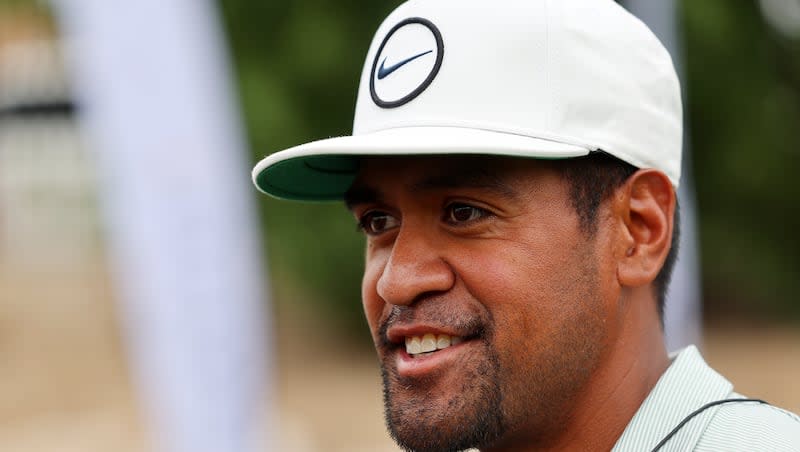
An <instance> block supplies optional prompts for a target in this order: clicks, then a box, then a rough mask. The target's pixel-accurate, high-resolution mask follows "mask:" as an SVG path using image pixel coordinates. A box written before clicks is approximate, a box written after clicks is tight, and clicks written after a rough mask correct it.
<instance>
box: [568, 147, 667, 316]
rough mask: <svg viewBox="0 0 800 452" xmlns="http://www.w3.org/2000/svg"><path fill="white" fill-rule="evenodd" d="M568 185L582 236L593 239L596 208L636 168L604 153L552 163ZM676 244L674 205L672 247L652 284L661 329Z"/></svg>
mask: <svg viewBox="0 0 800 452" xmlns="http://www.w3.org/2000/svg"><path fill="white" fill-rule="evenodd" d="M553 162H554V163H555V164H556V166H557V167H558V168H560V169H561V171H562V175H563V176H564V177H565V178H566V180H567V181H568V182H569V184H570V201H571V202H572V206H573V207H574V208H575V210H576V211H577V213H578V218H579V220H580V226H581V229H582V230H583V232H585V233H586V234H588V235H590V236H593V235H594V234H595V233H596V232H597V212H598V209H599V207H600V204H601V203H602V202H603V201H605V200H606V199H608V198H609V197H610V196H611V195H612V194H613V193H614V191H615V190H616V189H617V188H619V187H620V186H622V184H624V183H625V181H626V180H628V178H629V177H630V176H631V175H633V173H635V172H636V171H637V170H638V168H637V167H635V166H633V165H631V164H629V163H627V162H624V161H622V160H620V159H618V158H616V157H614V156H612V155H609V154H607V153H605V152H592V153H590V154H589V155H587V156H585V157H578V158H574V159H565V160H554V161H553ZM679 240H680V208H679V206H678V204H677V201H676V204H675V214H674V217H673V227H672V247H671V248H670V250H669V253H668V254H667V258H666V260H664V265H663V266H662V267H661V271H660V272H659V273H658V275H657V276H656V279H655V280H654V281H653V289H654V291H655V295H656V301H657V307H658V317H659V319H661V326H662V328H663V326H664V303H665V301H666V298H667V289H668V287H669V282H670V279H671V278H672V271H673V269H674V268H675V261H676V260H677V258H678V242H679Z"/></svg>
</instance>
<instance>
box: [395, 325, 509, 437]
mask: <svg viewBox="0 0 800 452" xmlns="http://www.w3.org/2000/svg"><path fill="white" fill-rule="evenodd" d="M490 337H491V335H490V334H488V335H484V336H483V337H481V338H480V339H479V340H480V341H481V342H482V345H483V347H484V350H485V353H482V354H481V356H483V359H482V360H481V362H480V363H479V364H478V365H477V366H475V367H473V368H470V369H469V370H467V371H465V372H464V375H463V376H462V378H461V379H460V381H461V387H460V388H459V390H458V391H454V394H456V395H455V396H453V397H452V398H451V399H450V400H447V401H446V402H445V403H446V407H442V406H439V405H434V403H436V402H434V401H433V399H434V398H435V396H436V395H437V394H433V393H431V391H432V388H433V387H434V383H435V381H434V379H414V380H408V379H404V378H402V377H400V376H399V375H397V373H396V371H395V369H394V368H393V367H392V366H390V365H387V364H386V363H382V364H381V376H382V379H383V402H384V415H385V418H386V425H387V427H388V429H389V433H390V434H391V436H392V438H393V439H394V440H395V442H396V443H397V444H398V445H399V446H400V447H402V448H403V449H404V450H407V451H416V452H455V451H461V450H466V449H470V448H479V447H485V446H487V445H490V444H492V443H494V442H495V441H497V440H498V439H499V438H501V437H502V436H503V435H504V433H505V428H504V424H505V422H504V419H503V411H502V401H503V395H502V391H501V389H500V385H499V375H500V362H499V359H498V358H497V355H496V354H495V353H493V352H492V350H491V347H490V346H489V343H490V340H489V338H490ZM412 391H413V392H412ZM403 392H405V394H402V393H403Z"/></svg>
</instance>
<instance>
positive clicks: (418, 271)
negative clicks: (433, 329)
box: [377, 229, 456, 305]
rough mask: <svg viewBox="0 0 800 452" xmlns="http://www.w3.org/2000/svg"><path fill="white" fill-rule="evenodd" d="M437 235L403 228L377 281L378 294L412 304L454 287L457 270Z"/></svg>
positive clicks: (400, 302) (393, 300)
mask: <svg viewBox="0 0 800 452" xmlns="http://www.w3.org/2000/svg"><path fill="white" fill-rule="evenodd" d="M434 239H435V238H433V237H429V236H426V235H424V234H422V233H420V232H418V231H415V230H412V229H401V231H400V232H399V234H398V235H397V237H396V238H395V241H394V244H393V246H392V250H391V253H390V255H389V259H388V261H387V262H386V266H385V267H384V268H383V272H382V273H381V275H380V277H379V279H378V283H377V291H378V295H379V296H380V297H381V298H382V299H383V300H384V301H385V302H387V303H391V304H394V305H410V304H412V303H414V302H415V301H416V300H418V299H420V298H422V297H424V296H425V295H430V294H433V293H439V292H445V291H447V290H449V289H450V288H452V287H453V284H454V283H455V279H456V277H455V274H454V273H453V269H452V268H451V267H450V265H449V264H448V263H447V261H446V260H445V259H444V258H443V256H442V253H441V250H440V249H439V247H437V246H435V245H434V243H436V241H435V240H434ZM439 245H441V243H439Z"/></svg>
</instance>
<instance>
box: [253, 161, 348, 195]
mask: <svg viewBox="0 0 800 452" xmlns="http://www.w3.org/2000/svg"><path fill="white" fill-rule="evenodd" d="M357 171H358V159H357V158H356V157H353V156H347V155H344V156H342V155H323V156H314V157H299V158H294V159H289V160H285V161H283V162H278V163H276V164H274V165H272V166H270V167H269V168H266V169H265V170H263V171H261V173H259V174H258V176H256V184H257V185H258V188H260V189H261V190H263V191H264V192H266V193H268V194H270V195H272V196H274V197H276V198H281V199H289V200H295V201H339V200H342V198H343V195H344V193H345V191H347V189H348V188H350V184H352V183H353V179H354V178H355V176H356V172H357Z"/></svg>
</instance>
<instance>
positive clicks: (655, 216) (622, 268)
mask: <svg viewBox="0 0 800 452" xmlns="http://www.w3.org/2000/svg"><path fill="white" fill-rule="evenodd" d="M616 201H617V202H618V204H617V206H616V207H617V209H618V210H617V212H618V214H620V217H619V218H620V219H621V220H622V221H621V222H620V226H621V230H620V233H621V235H622V236H621V240H619V241H618V245H619V246H618V248H617V249H616V250H615V254H616V256H617V278H618V280H619V283H620V285H621V286H623V287H625V286H627V287H640V286H645V285H647V284H650V283H652V282H653V280H655V279H656V276H658V273H659V271H661V267H662V266H663V265H664V260H665V259H666V258H667V254H668V253H669V250H670V247H671V245H672V228H673V224H672V222H673V218H674V216H673V214H674V212H675V189H674V188H673V187H672V183H671V182H670V181H669V178H667V176H666V175H665V174H664V173H662V172H660V171H658V170H654V169H643V170H639V171H637V172H636V173H634V174H633V175H632V176H631V177H630V178H628V180H627V181H626V182H625V184H624V185H623V186H622V187H621V188H620V191H619V192H618V196H617V199H616Z"/></svg>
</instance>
